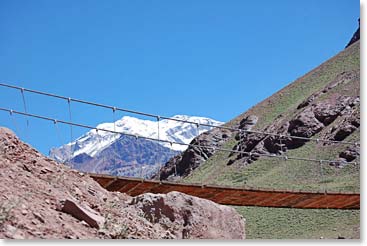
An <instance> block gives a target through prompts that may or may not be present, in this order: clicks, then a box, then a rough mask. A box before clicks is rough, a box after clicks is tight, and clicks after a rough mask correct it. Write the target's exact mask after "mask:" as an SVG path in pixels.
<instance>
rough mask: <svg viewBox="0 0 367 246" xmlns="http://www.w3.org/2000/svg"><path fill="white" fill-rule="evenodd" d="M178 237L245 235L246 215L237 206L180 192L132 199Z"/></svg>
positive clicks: (133, 203)
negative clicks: (233, 206)
mask: <svg viewBox="0 0 367 246" xmlns="http://www.w3.org/2000/svg"><path fill="white" fill-rule="evenodd" d="M130 204H131V205H135V206H136V207H137V208H139V209H141V210H142V211H143V213H144V217H145V218H147V219H148V220H149V221H150V222H152V223H155V224H160V225H161V226H162V227H163V228H165V229H167V230H168V231H169V232H170V233H172V234H174V235H175V236H176V237H177V238H201V239H244V238H245V219H244V218H243V217H242V216H241V215H239V214H238V213H237V212H236V210H235V209H233V208H231V207H228V206H223V205H219V204H216V203H214V202H212V201H209V200H206V199H201V198H197V197H193V196H189V195H185V194H183V193H180V192H176V191H173V192H170V193H168V194H166V195H164V194H151V193H147V194H143V195H140V196H137V197H134V198H133V199H132V201H131V203H130Z"/></svg>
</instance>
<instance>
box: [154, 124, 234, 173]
mask: <svg viewBox="0 0 367 246" xmlns="http://www.w3.org/2000/svg"><path fill="white" fill-rule="evenodd" d="M232 134H233V132H232V131H230V130H226V129H219V128H214V129H213V130H211V131H208V132H205V133H202V134H201V135H199V136H198V137H196V138H195V139H194V140H192V141H191V143H190V144H191V145H194V146H190V147H189V148H187V150H186V151H184V152H183V153H181V154H179V155H177V156H175V157H174V158H172V159H171V160H169V161H168V162H167V163H166V164H165V166H164V167H163V168H162V169H161V171H160V179H161V180H174V179H175V178H177V177H185V176H187V175H188V174H189V173H190V172H191V171H192V170H194V169H196V168H197V167H199V166H200V164H201V163H203V162H204V161H206V160H207V159H209V158H210V157H211V156H212V155H213V154H214V153H216V151H217V150H216V148H218V147H221V146H222V145H223V144H224V143H225V142H227V140H228V139H230V137H231V136H232ZM208 146H209V147H208ZM158 175H159V174H158Z"/></svg>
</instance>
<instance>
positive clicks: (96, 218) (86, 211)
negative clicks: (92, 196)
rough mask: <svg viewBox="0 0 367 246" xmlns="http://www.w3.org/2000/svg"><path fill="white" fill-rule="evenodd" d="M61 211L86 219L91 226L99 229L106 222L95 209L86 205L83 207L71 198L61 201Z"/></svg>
mask: <svg viewBox="0 0 367 246" xmlns="http://www.w3.org/2000/svg"><path fill="white" fill-rule="evenodd" d="M61 211H63V212H65V213H68V214H70V215H71V216H73V217H74V218H76V219H78V220H81V221H85V222H86V223H87V224H88V225H89V226H90V227H94V228H97V229H99V228H100V227H101V226H102V225H103V224H104V222H105V219H104V218H103V217H102V216H101V215H100V214H99V213H97V212H96V211H94V210H93V209H91V208H89V207H86V206H85V207H84V208H83V207H81V206H79V205H78V204H77V203H76V202H74V201H72V200H70V199H66V200H65V201H62V202H61Z"/></svg>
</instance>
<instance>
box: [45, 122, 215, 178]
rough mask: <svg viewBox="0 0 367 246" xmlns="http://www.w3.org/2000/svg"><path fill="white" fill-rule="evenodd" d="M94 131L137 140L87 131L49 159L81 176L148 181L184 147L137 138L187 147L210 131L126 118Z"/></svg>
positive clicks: (188, 126) (171, 123) (53, 150)
mask: <svg viewBox="0 0 367 246" xmlns="http://www.w3.org/2000/svg"><path fill="white" fill-rule="evenodd" d="M172 118H174V119H177V120H182V121H190V122H195V123H199V124H209V125H215V126H217V125H220V124H222V122H219V121H215V120H212V119H209V118H204V117H195V116H185V115H176V116H173V117H172ZM158 126H159V135H158ZM97 128H98V129H106V130H111V131H117V132H123V133H127V134H131V135H135V136H137V137H132V136H126V135H123V134H114V133H111V132H105V131H96V130H91V131H89V132H87V133H86V134H85V135H83V136H81V137H79V138H78V139H76V140H75V141H74V142H72V143H68V144H65V145H63V146H61V147H59V148H53V149H51V150H50V154H49V155H50V157H51V158H53V159H55V160H57V161H58V162H62V163H66V164H68V165H70V166H72V167H73V168H76V169H78V170H80V171H84V172H94V173H105V174H111V175H120V176H144V177H150V176H151V175H153V174H155V173H156V172H157V171H158V169H159V167H160V165H162V164H163V163H165V162H167V160H169V159H170V158H171V157H172V156H174V155H176V154H178V153H180V152H181V151H184V150H185V149H186V146H185V145H179V144H170V143H167V142H158V141H151V140H146V139H143V138H139V137H148V138H156V139H158V137H159V139H161V140H166V141H170V142H177V143H185V144H188V143H189V142H190V141H191V140H192V139H193V138H194V137H196V136H197V135H198V134H200V133H203V132H205V131H207V130H210V127H208V126H200V127H199V128H197V126H196V125H194V124H188V123H184V122H179V121H173V120H167V119H164V120H160V121H159V124H158V122H157V121H150V120H142V119H137V118H134V117H129V116H124V117H123V118H122V119H120V120H118V121H116V122H114V123H102V124H99V125H98V126H97Z"/></svg>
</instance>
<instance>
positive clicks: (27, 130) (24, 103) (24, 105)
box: [20, 88, 29, 139]
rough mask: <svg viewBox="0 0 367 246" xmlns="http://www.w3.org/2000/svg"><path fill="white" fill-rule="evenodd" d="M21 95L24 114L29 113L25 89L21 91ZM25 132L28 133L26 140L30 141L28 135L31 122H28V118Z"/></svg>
mask: <svg viewBox="0 0 367 246" xmlns="http://www.w3.org/2000/svg"><path fill="white" fill-rule="evenodd" d="M20 93H21V94H22V100H23V108H24V112H25V113H28V110H27V104H26V101H25V96H24V89H23V88H21V89H20ZM25 132H26V133H25V137H26V139H28V134H29V120H28V118H26V130H25Z"/></svg>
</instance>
